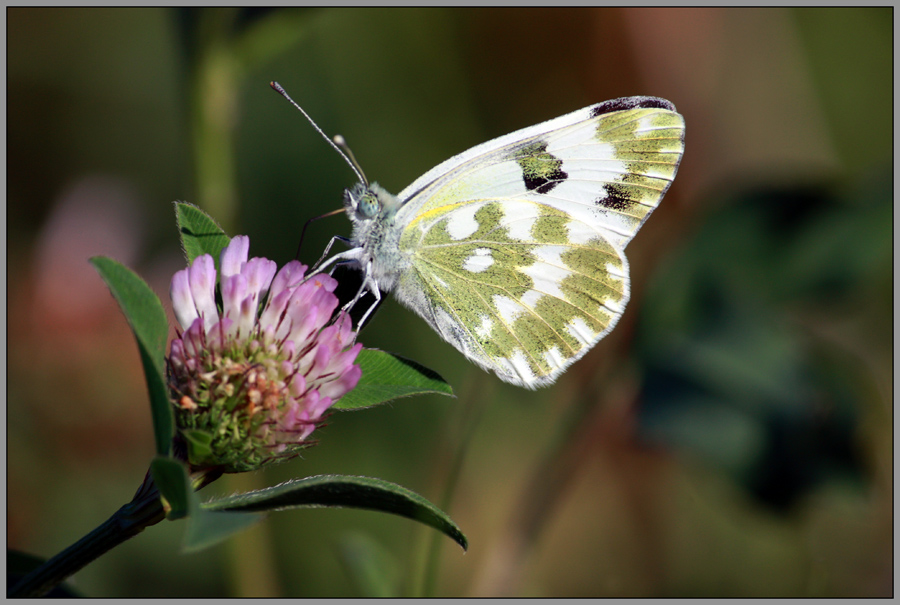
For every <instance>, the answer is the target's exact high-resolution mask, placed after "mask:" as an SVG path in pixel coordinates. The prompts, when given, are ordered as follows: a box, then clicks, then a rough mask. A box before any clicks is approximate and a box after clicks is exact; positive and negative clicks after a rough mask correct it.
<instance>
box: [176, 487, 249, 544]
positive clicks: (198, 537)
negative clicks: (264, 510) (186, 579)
mask: <svg viewBox="0 0 900 605" xmlns="http://www.w3.org/2000/svg"><path fill="white" fill-rule="evenodd" d="M191 495H192V497H191V499H190V503H191V513H190V516H189V518H188V527H187V531H186V532H185V535H184V544H183V545H182V550H184V552H196V551H198V550H203V549H204V548H208V547H210V546H213V545H215V544H218V543H219V542H221V541H223V540H225V539H227V538H230V537H231V536H233V535H234V534H236V533H238V532H241V531H243V530H245V529H247V528H248V527H250V526H251V525H254V524H255V523H258V522H260V521H262V520H263V519H264V518H265V515H263V514H259V513H241V512H220V511H211V510H207V509H205V508H203V507H202V506H203V505H201V504H200V501H199V500H198V499H197V495H196V492H191Z"/></svg>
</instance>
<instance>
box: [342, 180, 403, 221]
mask: <svg viewBox="0 0 900 605" xmlns="http://www.w3.org/2000/svg"><path fill="white" fill-rule="evenodd" d="M398 206H399V202H398V201H397V198H396V197H395V196H393V195H391V194H390V193H388V192H387V191H386V190H385V189H384V188H382V187H381V186H380V185H379V184H378V183H372V184H370V185H367V184H366V183H357V184H356V185H354V186H353V188H351V189H345V190H344V207H345V208H346V209H347V214H349V215H350V219H351V220H353V221H368V220H371V219H374V218H377V217H378V216H390V215H391V214H393V213H394V211H396V209H397V207H398Z"/></svg>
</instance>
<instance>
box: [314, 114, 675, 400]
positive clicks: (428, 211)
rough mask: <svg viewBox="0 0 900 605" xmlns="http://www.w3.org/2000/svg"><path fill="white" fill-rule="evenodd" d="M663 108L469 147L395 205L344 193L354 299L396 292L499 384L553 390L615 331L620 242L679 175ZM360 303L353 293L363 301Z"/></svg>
mask: <svg viewBox="0 0 900 605" xmlns="http://www.w3.org/2000/svg"><path fill="white" fill-rule="evenodd" d="M683 149H684V121H683V118H682V117H681V116H680V115H679V114H678V113H675V111H674V106H672V104H671V103H669V102H668V101H665V100H663V99H658V98H655V97H627V98H623V99H616V100H614V101H607V102H605V103H600V104H597V105H593V106H590V107H586V108H584V109H581V110H578V111H576V112H573V113H570V114H567V115H565V116H561V117H559V118H556V119H554V120H550V121H548V122H544V123H542V124H538V125H536V126H531V127H529V128H525V129H523V130H519V131H517V132H514V133H511V134H508V135H505V136H502V137H500V138H498V139H494V140H493V141H489V142H487V143H484V144H481V145H478V146H476V147H473V148H472V149H469V150H468V151H465V152H463V153H461V154H459V155H457V156H455V157H453V158H450V159H449V160H447V161H445V162H443V163H441V164H439V165H438V166H436V167H435V168H433V169H432V170H430V171H428V172H427V173H425V174H424V175H423V176H422V177H420V178H419V179H417V180H416V181H415V182H413V184H412V185H410V186H409V187H407V188H406V189H404V190H403V191H402V192H400V194H399V195H397V196H393V195H391V194H390V193H388V192H387V191H385V190H384V189H382V188H381V187H379V186H378V185H377V184H374V183H373V184H371V185H366V184H363V183H360V184H358V185H357V186H355V187H354V188H352V189H350V190H348V191H347V192H345V206H346V210H347V214H348V216H349V217H350V220H351V222H352V223H353V237H352V240H351V249H350V250H348V251H346V252H343V253H340V254H337V255H335V256H334V257H332V258H331V259H329V261H328V262H326V263H325V265H323V268H324V267H325V266H327V265H329V264H331V263H334V262H337V263H341V264H348V265H355V266H357V267H358V268H359V269H360V270H361V271H362V273H363V280H364V281H363V290H366V291H368V292H371V293H372V294H374V295H375V296H376V298H380V292H381V291H383V292H392V293H393V295H394V296H395V298H397V300H399V301H400V302H401V303H402V304H404V305H405V306H407V307H409V308H410V309H412V310H413V311H415V312H416V313H418V314H419V315H420V316H422V318H423V319H425V321H427V322H428V323H429V324H430V325H431V326H432V328H434V329H435V330H436V331H437V332H438V334H439V335H440V336H441V337H442V338H444V339H445V340H446V341H447V342H449V343H450V344H452V345H453V346H455V347H456V348H457V349H459V350H460V351H461V352H462V353H463V354H464V355H465V356H466V357H468V358H469V359H470V360H472V361H473V362H475V363H476V364H478V365H479V366H481V367H482V368H484V369H486V370H490V371H493V372H495V373H496V374H497V375H498V376H499V377H500V378H501V379H503V380H505V381H507V382H510V383H512V384H517V385H519V386H524V387H527V388H536V387H539V386H544V385H547V384H550V383H552V382H553V381H554V380H555V379H556V378H557V377H558V376H559V374H560V373H562V372H563V371H564V370H565V369H566V368H567V367H568V366H569V365H570V364H571V363H573V362H574V361H576V360H577V359H579V358H581V357H582V356H583V355H584V354H585V353H586V352H587V351H588V350H590V348H591V347H593V346H594V344H596V343H597V341H599V340H600V339H601V338H602V337H603V336H605V335H606V334H607V333H608V332H609V331H610V330H611V329H612V328H613V326H614V325H615V324H616V322H617V321H618V319H619V317H620V316H621V315H622V313H623V311H624V307H625V304H626V303H627V301H628V297H629V278H628V262H627V260H626V258H625V255H624V248H625V245H626V244H627V243H628V242H629V241H630V240H631V238H632V237H633V236H634V234H635V233H636V232H637V230H638V229H639V228H640V226H641V225H642V224H643V222H644V220H646V218H647V216H649V214H650V212H652V210H653V209H654V208H655V207H656V205H657V204H658V203H659V201H660V200H661V198H662V196H663V195H664V193H665V192H666V190H667V189H668V186H669V184H670V183H671V181H672V179H674V177H675V172H676V170H677V167H678V164H679V162H680V159H681V155H682V152H683ZM361 292H362V290H361Z"/></svg>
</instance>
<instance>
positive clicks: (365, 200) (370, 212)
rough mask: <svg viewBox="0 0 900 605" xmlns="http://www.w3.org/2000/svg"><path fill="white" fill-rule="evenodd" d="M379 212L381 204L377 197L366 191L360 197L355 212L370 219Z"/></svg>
mask: <svg viewBox="0 0 900 605" xmlns="http://www.w3.org/2000/svg"><path fill="white" fill-rule="evenodd" d="M379 210H381V202H379V201H378V196H376V195H375V194H374V193H372V192H371V191H369V190H368V189H367V190H366V192H365V193H363V194H362V196H360V198H359V203H358V204H357V205H356V211H357V212H358V213H359V214H360V215H362V216H364V217H366V218H372V217H373V216H376V215H377V214H378V211H379Z"/></svg>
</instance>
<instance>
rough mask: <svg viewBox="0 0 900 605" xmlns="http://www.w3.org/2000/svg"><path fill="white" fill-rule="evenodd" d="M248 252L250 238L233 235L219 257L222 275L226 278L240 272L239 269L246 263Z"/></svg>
mask: <svg viewBox="0 0 900 605" xmlns="http://www.w3.org/2000/svg"><path fill="white" fill-rule="evenodd" d="M249 252H250V238H249V237H247V236H246V235H235V236H234V237H233V238H231V241H230V242H229V243H228V245H227V246H225V248H224V249H223V250H222V254H221V256H219V265H220V267H221V270H222V275H223V276H224V277H228V276H231V275H237V274H238V273H240V272H241V267H242V266H243V264H244V263H246V262H247V255H248V253H249Z"/></svg>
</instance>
